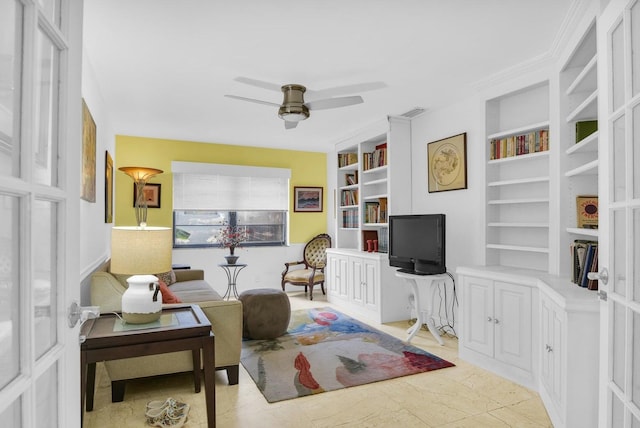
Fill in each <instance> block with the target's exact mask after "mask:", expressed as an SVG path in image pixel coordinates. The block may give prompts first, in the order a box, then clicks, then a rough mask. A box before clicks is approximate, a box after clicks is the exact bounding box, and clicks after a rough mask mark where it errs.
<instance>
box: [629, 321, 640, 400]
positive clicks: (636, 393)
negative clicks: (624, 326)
mask: <svg viewBox="0 0 640 428" xmlns="http://www.w3.org/2000/svg"><path fill="white" fill-rule="evenodd" d="M638 335H640V313H638V312H633V331H632V332H631V334H630V335H629V340H631V342H632V343H631V344H630V345H631V350H632V352H633V355H631V376H632V378H631V379H632V382H631V401H633V402H634V403H635V405H636V406H638V407H640V340H636V339H637V338H638Z"/></svg>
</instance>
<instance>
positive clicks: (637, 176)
mask: <svg viewBox="0 0 640 428" xmlns="http://www.w3.org/2000/svg"><path fill="white" fill-rule="evenodd" d="M638 4H640V3H638ZM638 37H640V34H639V35H638ZM638 49H640V43H638ZM638 58H640V54H638ZM638 75H640V66H639V67H638ZM632 127H633V137H632V138H633V140H632V143H631V144H632V150H633V164H634V165H640V104H638V105H637V106H635V107H634V108H633V125H632ZM631 173H632V174H633V197H634V198H635V199H638V198H640V170H639V168H637V167H636V168H634V169H633V170H632V171H631Z"/></svg>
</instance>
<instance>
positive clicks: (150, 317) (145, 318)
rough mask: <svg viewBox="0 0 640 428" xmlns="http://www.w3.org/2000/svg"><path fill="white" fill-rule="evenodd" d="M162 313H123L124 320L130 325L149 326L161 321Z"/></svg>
mask: <svg viewBox="0 0 640 428" xmlns="http://www.w3.org/2000/svg"><path fill="white" fill-rule="evenodd" d="M160 315H162V311H158V312H153V313H147V314H140V313H135V312H123V313H122V319H124V320H125V322H126V323H128V324H149V323H152V322H155V321H158V320H159V319H160Z"/></svg>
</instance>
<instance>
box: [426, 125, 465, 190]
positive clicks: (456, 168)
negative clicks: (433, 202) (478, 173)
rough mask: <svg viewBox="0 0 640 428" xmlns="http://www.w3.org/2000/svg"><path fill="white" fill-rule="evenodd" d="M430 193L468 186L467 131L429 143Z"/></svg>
mask: <svg viewBox="0 0 640 428" xmlns="http://www.w3.org/2000/svg"><path fill="white" fill-rule="evenodd" d="M427 171H428V172H427V174H428V177H429V178H428V182H429V183H428V185H429V193H433V192H444V191H447V190H460V189H466V188H467V133H466V132H465V133H463V134H458V135H454V136H453V137H449V138H445V139H443V140H438V141H434V142H432V143H429V144H427Z"/></svg>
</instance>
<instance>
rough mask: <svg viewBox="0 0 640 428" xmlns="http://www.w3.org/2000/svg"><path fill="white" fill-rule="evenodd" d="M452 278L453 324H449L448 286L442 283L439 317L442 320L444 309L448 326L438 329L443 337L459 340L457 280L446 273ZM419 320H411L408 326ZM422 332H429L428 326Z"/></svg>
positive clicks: (439, 286)
mask: <svg viewBox="0 0 640 428" xmlns="http://www.w3.org/2000/svg"><path fill="white" fill-rule="evenodd" d="M445 273H446V274H447V275H449V278H451V283H452V285H453V297H452V299H451V322H449V307H448V306H447V284H446V282H445V283H440V284H438V295H439V297H440V304H439V307H438V315H439V318H440V319H441V320H442V316H441V315H442V308H443V307H444V319H445V320H447V322H446V324H443V325H440V326H436V329H437V330H438V332H439V333H440V335H441V336H446V337H449V338H455V339H457V338H458V334H457V333H456V329H455V325H456V311H455V307H456V306H458V294H457V291H456V280H455V278H454V277H453V275H452V274H451V273H450V272H445ZM443 289H444V299H443V295H442V293H443V291H442V290H443ZM417 321H418V320H417V319H416V318H411V319H410V320H409V321H408V322H407V324H408V325H409V326H412V325H414V324H415V323H416V322H417ZM421 329H422V330H425V331H429V328H428V327H427V325H426V324H423V325H422V326H421Z"/></svg>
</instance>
